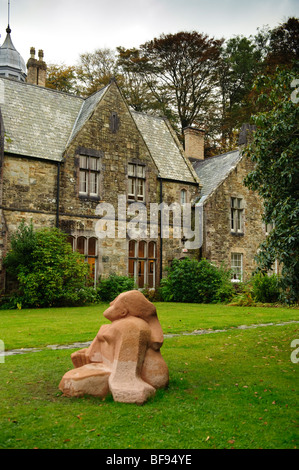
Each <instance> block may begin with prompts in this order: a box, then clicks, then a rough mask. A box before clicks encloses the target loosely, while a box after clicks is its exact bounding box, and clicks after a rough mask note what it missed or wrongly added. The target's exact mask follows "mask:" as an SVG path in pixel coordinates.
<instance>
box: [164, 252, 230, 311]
mask: <svg viewBox="0 0 299 470" xmlns="http://www.w3.org/2000/svg"><path fill="white" fill-rule="evenodd" d="M160 293H161V297H162V300H164V301H166V302H190V303H210V302H224V301H228V300H230V298H232V296H233V286H232V285H231V282H230V272H229V271H228V270H226V269H225V268H224V267H221V268H220V269H219V268H217V267H216V266H214V265H212V264H211V263H209V262H208V261H207V260H205V259H203V260H201V261H197V260H191V259H189V258H185V259H183V260H173V262H172V266H171V267H170V268H169V270H168V276H167V277H166V278H165V279H162V281H161V288H160Z"/></svg>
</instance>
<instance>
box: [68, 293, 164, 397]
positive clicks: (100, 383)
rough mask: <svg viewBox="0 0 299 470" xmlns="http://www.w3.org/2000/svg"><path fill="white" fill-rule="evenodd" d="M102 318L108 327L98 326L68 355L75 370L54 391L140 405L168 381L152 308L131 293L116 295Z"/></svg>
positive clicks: (159, 331)
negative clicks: (86, 344) (90, 338)
mask: <svg viewBox="0 0 299 470" xmlns="http://www.w3.org/2000/svg"><path fill="white" fill-rule="evenodd" d="M104 316H105V317H106V318H107V319H108V320H110V321H111V323H110V324H107V325H103V326H101V328H100V330H99V332H98V334H97V335H96V337H95V338H94V340H93V342H92V343H91V345H90V346H89V347H88V348H85V349H80V350H79V351H76V352H75V353H73V354H72V355H71V359H72V362H73V364H74V367H75V368H74V369H72V370H70V371H68V372H67V373H66V374H65V375H64V376H63V378H62V380H61V382H60V384H59V388H60V390H61V391H62V392H63V393H64V395H66V396H69V397H73V396H82V395H85V394H88V395H93V396H98V397H105V396H106V395H107V394H109V393H112V396H113V399H114V400H115V401H119V402H125V403H138V404H142V403H144V402H145V401H146V400H147V399H148V398H149V397H150V396H152V395H154V393H155V391H156V389H158V388H164V387H166V386H167V385H168V380H169V376H168V367H167V365H166V363H165V361H164V359H163V357H162V355H161V352H160V348H161V346H162V344H163V332H162V328H161V325H160V323H159V320H158V317H157V313H156V308H155V306H154V305H153V304H152V303H151V302H150V301H149V300H147V299H146V298H145V296H144V295H143V294H142V293H141V292H139V291H138V290H133V291H129V292H124V293H122V294H120V295H119V296H118V297H116V299H114V300H113V302H111V304H110V307H109V308H108V309H107V310H106V311H105V312H104Z"/></svg>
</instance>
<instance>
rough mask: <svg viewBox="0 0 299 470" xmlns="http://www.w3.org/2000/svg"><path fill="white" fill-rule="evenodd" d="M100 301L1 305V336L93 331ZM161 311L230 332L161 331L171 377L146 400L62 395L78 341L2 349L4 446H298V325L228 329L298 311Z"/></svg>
mask: <svg viewBox="0 0 299 470" xmlns="http://www.w3.org/2000/svg"><path fill="white" fill-rule="evenodd" d="M104 308H105V306H104V305H100V306H93V307H83V308H78V309H49V310H46V309H45V310H27V311H25V310H24V311H10V312H1V313H0V322H1V332H0V338H3V339H4V341H5V344H6V345H7V344H8V345H9V349H11V348H16V347H20V346H21V345H22V347H29V346H33V347H37V346H43V345H46V344H54V343H55V344H58V343H59V342H60V341H61V343H63V344H66V343H67V342H70V343H72V342H75V341H84V340H91V339H93V337H94V335H95V333H96V332H97V330H98V328H99V326H100V324H101V322H103V320H102V319H101V311H102V310H104ZM157 310H158V315H159V318H160V322H161V324H162V326H163V330H164V332H165V333H170V332H174V333H179V332H183V331H193V330H195V329H200V328H214V329H218V328H223V329H227V331H225V332H221V333H216V334H209V335H198V336H185V335H182V336H175V337H167V338H165V342H164V345H163V347H162V350H161V351H162V354H163V357H164V358H165V360H166V362H167V364H168V367H169V371H170V384H169V387H168V389H167V390H159V391H157V393H156V395H155V396H154V397H153V398H151V399H150V400H149V401H148V402H147V403H145V404H144V405H143V406H137V405H133V404H132V405H128V404H122V403H116V402H114V401H113V400H112V398H111V397H110V396H109V397H107V398H106V399H105V400H100V399H96V398H93V397H87V396H86V397H84V398H67V397H64V396H63V395H62V394H61V392H60V391H59V389H58V384H59V382H60V379H61V377H62V376H63V375H64V373H65V372H66V371H67V370H69V369H70V368H72V364H71V360H70V354H71V352H72V350H56V351H53V350H46V349H44V350H42V351H40V352H35V353H28V354H24V355H18V356H8V357H6V358H5V362H4V363H3V364H1V363H0V370H1V375H0V394H1V401H0V448H6V449H15V448H19V449H20V448H22V449H23V448H24V449H28V448H40V449H64V448H65V449H75V448H82V449H83V448H84V449H93V448H97V449H214V448H216V449H230V448H235V449H259V448H262V449H293V448H297V447H298V428H297V427H296V415H297V411H298V405H297V398H296V396H297V395H296V392H297V386H298V377H297V374H298V364H294V363H292V362H291V360H290V355H291V352H292V350H291V347H290V345H291V342H292V341H293V340H294V339H295V338H299V326H298V324H296V323H293V324H288V325H280V326H278V325H272V326H263V327H257V328H256V329H250V330H234V329H230V327H231V326H237V325H242V324H248V325H249V324H258V323H280V322H284V321H291V320H298V310H296V309H280V308H248V307H246V308H242V307H226V306H219V305H193V304H192V305H186V304H185V305H182V304H157ZM13 316H14V320H13V319H12V318H10V317H13ZM8 317H9V318H8ZM10 330H13V331H10ZM165 330H166V331H165ZM17 332H19V333H18V334H17ZM29 333H31V336H30V337H29V338H28V337H27V335H28V334H29ZM47 334H48V336H47ZM1 335H3V336H1ZM47 339H48V341H47Z"/></svg>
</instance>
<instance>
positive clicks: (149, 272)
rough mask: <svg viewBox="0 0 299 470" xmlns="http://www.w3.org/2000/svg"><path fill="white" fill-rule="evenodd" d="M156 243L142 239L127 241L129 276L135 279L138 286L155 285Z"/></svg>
mask: <svg viewBox="0 0 299 470" xmlns="http://www.w3.org/2000/svg"><path fill="white" fill-rule="evenodd" d="M156 261H157V260H156V243H155V242H149V243H147V242H146V241H144V240H140V241H136V240H130V241H129V263H128V272H129V276H131V277H133V278H134V279H135V282H136V284H137V286H138V287H139V288H143V287H145V286H147V287H149V288H153V287H155V283H156Z"/></svg>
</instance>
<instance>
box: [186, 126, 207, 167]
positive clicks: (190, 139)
mask: <svg viewBox="0 0 299 470" xmlns="http://www.w3.org/2000/svg"><path fill="white" fill-rule="evenodd" d="M204 136H205V131H203V130H202V129H198V128H196V127H185V129H184V139H185V154H186V157H188V158H190V159H196V160H204Z"/></svg>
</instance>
